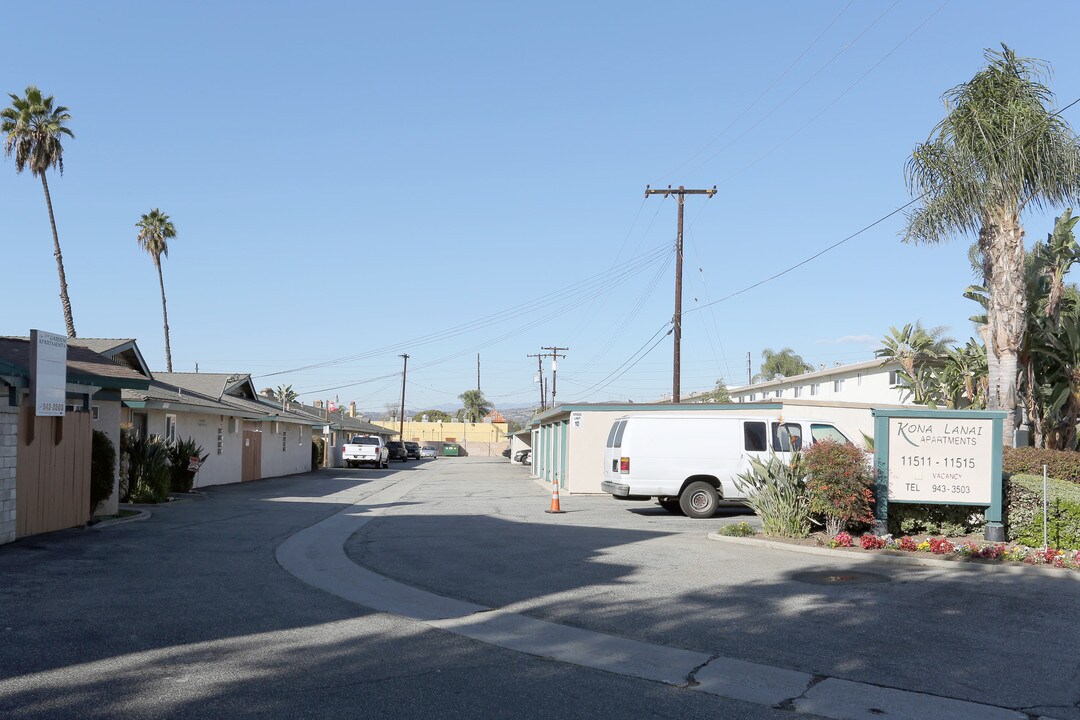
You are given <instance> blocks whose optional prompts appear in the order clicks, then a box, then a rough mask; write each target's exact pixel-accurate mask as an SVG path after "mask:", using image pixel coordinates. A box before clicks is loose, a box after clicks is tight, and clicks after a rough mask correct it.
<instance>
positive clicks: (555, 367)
mask: <svg viewBox="0 0 1080 720" xmlns="http://www.w3.org/2000/svg"><path fill="white" fill-rule="evenodd" d="M540 349H541V350H550V351H551V356H550V357H551V358H552V360H551V407H555V385H556V379H555V378H556V376H557V375H558V372H559V358H560V357H566V353H563V354H562V355H560V354H559V351H560V350H569V349H570V348H568V347H558V346H555V347H542V348H540Z"/></svg>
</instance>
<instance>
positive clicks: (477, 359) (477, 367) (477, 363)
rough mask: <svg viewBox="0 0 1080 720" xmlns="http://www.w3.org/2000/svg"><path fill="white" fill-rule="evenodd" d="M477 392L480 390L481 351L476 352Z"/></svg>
mask: <svg viewBox="0 0 1080 720" xmlns="http://www.w3.org/2000/svg"><path fill="white" fill-rule="evenodd" d="M476 392H480V353H476Z"/></svg>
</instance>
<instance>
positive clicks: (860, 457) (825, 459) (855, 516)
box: [804, 440, 874, 536]
mask: <svg viewBox="0 0 1080 720" xmlns="http://www.w3.org/2000/svg"><path fill="white" fill-rule="evenodd" d="M804 456H805V460H806V470H807V472H808V473H809V477H808V479H807V481H806V488H807V490H808V492H809V493H810V511H811V512H813V513H815V514H818V515H823V516H825V532H826V534H828V535H830V536H833V535H836V534H837V533H839V532H840V531H841V530H845V529H847V527H848V526H849V525H853V524H858V525H865V524H868V523H872V522H873V521H874V477H873V475H872V473H871V472H870V467H869V465H868V464H867V460H866V456H865V455H864V454H863V452H862V450H860V449H859V448H857V447H855V446H854V445H851V444H849V443H838V442H834V441H832V440H825V441H822V442H816V443H814V444H813V445H812V446H811V447H810V449H809V450H807V451H806V452H805V453H804Z"/></svg>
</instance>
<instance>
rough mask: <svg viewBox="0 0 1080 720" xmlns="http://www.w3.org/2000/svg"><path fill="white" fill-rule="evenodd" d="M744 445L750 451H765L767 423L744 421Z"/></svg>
mask: <svg viewBox="0 0 1080 720" xmlns="http://www.w3.org/2000/svg"><path fill="white" fill-rule="evenodd" d="M743 447H744V448H746V450H747V451H748V452H765V450H766V449H767V448H766V447H765V423H764V422H744V423H743Z"/></svg>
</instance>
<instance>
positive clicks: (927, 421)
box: [889, 417, 994, 505]
mask: <svg viewBox="0 0 1080 720" xmlns="http://www.w3.org/2000/svg"><path fill="white" fill-rule="evenodd" d="M993 428H994V421H993V420H974V419H973V420H958V419H955V418H950V419H941V418H896V417H894V418H889V500H890V501H892V500H896V501H898V502H911V503H919V502H940V503H958V504H970V505H989V504H990V492H991V477H990V476H991V465H992V463H991V460H992V453H993V447H994V438H993V435H994V431H993Z"/></svg>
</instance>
